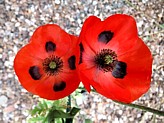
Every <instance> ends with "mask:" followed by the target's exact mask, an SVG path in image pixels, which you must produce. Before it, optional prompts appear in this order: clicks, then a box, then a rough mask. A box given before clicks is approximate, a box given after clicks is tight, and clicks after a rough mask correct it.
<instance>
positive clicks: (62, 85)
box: [53, 81, 66, 92]
mask: <svg viewBox="0 0 164 123" xmlns="http://www.w3.org/2000/svg"><path fill="white" fill-rule="evenodd" d="M65 87H66V83H65V82H64V81H61V82H58V83H55V84H54V86H53V90H54V91H55V92H58V91H62V90H64V89H65Z"/></svg>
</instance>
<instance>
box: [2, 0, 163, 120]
mask: <svg viewBox="0 0 164 123" xmlns="http://www.w3.org/2000/svg"><path fill="white" fill-rule="evenodd" d="M110 1H111V2H109V1H108V0H99V1H94V0H87V1H85V0H81V1H76V0H61V1H60V0H35V1H33V0H0V123H26V122H27V120H26V118H27V116H28V113H27V110H29V109H31V107H32V106H33V105H35V104H36V103H37V100H38V97H35V96H33V95H31V94H30V93H28V92H27V91H26V90H25V89H23V88H22V86H21V85H20V84H19V82H18V80H17V77H16V75H15V73H14V70H13V60H14V57H15V55H16V53H17V51H18V50H19V49H20V48H21V47H22V46H24V45H25V44H27V43H28V40H29V38H30V36H31V35H32V33H33V32H34V30H35V29H36V28H37V27H38V26H40V25H43V24H46V23H56V24H58V25H60V26H61V27H62V28H63V29H65V30H66V31H67V32H69V33H71V34H75V35H79V32H80V28H81V27H82V24H83V22H84V20H85V19H86V18H87V17H88V16H89V15H96V16H98V17H100V18H102V19H104V18H106V17H108V16H109V15H111V14H114V13H125V14H129V15H132V16H133V17H135V19H136V21H137V26H138V30H139V35H140V37H142V38H143V39H144V41H145V43H146V44H147V45H148V47H149V48H150V50H151V52H152V54H153V56H154V62H153V75H152V83H151V88H150V90H149V91H148V93H146V94H145V95H144V96H142V97H141V98H140V99H139V100H137V101H135V102H134V103H136V104H142V105H145V106H150V107H152V108H156V109H160V110H163V111H164V50H163V49H164V1H163V0H132V1H131V2H129V1H127V0H110ZM162 25H163V26H162ZM83 98H85V99H83V101H82V104H81V105H80V107H81V108H82V110H81V112H80V113H79V115H78V116H77V118H76V119H77V121H76V122H79V123H81V122H83V118H84V117H85V118H89V119H92V120H93V121H95V123H138V122H140V123H151V122H154V123H162V122H164V117H160V116H155V115H153V114H152V113H146V112H142V111H140V110H137V109H132V108H128V107H125V106H122V105H118V104H115V103H114V102H112V101H111V100H109V99H106V98H105V97H102V96H100V95H97V94H94V93H91V94H90V95H88V94H85V95H84V97H83Z"/></svg>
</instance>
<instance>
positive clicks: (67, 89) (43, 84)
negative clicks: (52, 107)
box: [14, 24, 80, 100]
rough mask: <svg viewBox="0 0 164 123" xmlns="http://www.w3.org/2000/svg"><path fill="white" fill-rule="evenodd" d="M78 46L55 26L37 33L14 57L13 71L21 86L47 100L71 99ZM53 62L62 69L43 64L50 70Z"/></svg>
mask: <svg viewBox="0 0 164 123" xmlns="http://www.w3.org/2000/svg"><path fill="white" fill-rule="evenodd" d="M77 43H78V42H77V37H76V36H73V35H70V34H67V33H66V32H65V31H64V30H62V29H61V28H60V27H59V26H57V25H55V24H47V25H43V26H40V27H39V28H38V29H36V31H35V32H34V34H33V35H32V37H31V39H30V42H29V44H27V45H26V46H24V47H23V48H22V49H21V50H20V51H19V52H18V53H17V55H16V57H15V60H14V69H15V72H16V74H17V76H18V79H19V81H20V83H21V84H22V86H23V87H24V88H25V89H26V90H28V91H29V92H31V93H33V94H36V95H39V96H40V97H42V98H45V99H50V100H57V99H60V98H63V97H65V96H68V95H70V94H71V93H72V92H73V91H74V90H75V89H76V88H77V87H78V85H79V83H80V80H79V77H78V73H77V70H76V65H77V64H78V63H77V62H78V61H77V55H78V53H77V52H78V50H79V48H78V47H77ZM54 59H57V61H56V64H60V66H59V67H61V68H60V69H59V68H56V69H59V70H53V69H52V70H51V68H44V67H45V64H46V65H48V66H47V67H50V63H51V60H52V62H53V63H54ZM47 62H48V63H47ZM59 62H60V63H59ZM53 63H52V64H53ZM55 67H56V66H55ZM45 69H48V70H45ZM47 71H50V72H47Z"/></svg>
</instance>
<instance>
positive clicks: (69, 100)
mask: <svg viewBox="0 0 164 123" xmlns="http://www.w3.org/2000/svg"><path fill="white" fill-rule="evenodd" d="M70 110H71V95H69V96H68V102H67V109H66V112H70ZM72 122H73V119H72V118H66V123H72Z"/></svg>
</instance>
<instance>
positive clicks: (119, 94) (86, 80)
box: [78, 14, 152, 103]
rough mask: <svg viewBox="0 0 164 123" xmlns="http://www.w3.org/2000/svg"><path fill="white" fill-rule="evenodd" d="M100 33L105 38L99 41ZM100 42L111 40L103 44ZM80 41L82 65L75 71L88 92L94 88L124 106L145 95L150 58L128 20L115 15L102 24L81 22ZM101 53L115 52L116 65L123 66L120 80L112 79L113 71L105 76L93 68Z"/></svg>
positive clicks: (93, 18) (149, 70) (92, 21)
mask: <svg viewBox="0 0 164 123" xmlns="http://www.w3.org/2000/svg"><path fill="white" fill-rule="evenodd" d="M109 32H110V34H106V33H109ZM101 33H104V34H103V36H104V37H100V36H101ZM110 36H111V37H110ZM99 39H104V40H107V39H110V40H109V41H106V42H105V43H104V42H101V41H99ZM79 41H80V43H81V44H83V49H84V51H83V52H82V63H81V64H80V65H79V67H78V68H79V73H80V74H79V75H80V78H81V80H82V82H83V84H84V86H85V87H86V89H87V90H88V91H90V86H93V87H94V88H95V89H96V91H97V92H99V93H100V94H102V95H104V96H106V97H108V98H110V99H112V100H117V101H121V102H125V103H130V102H132V101H134V100H136V99H138V98H139V97H140V96H141V95H143V94H144V93H146V92H147V90H148V89H149V87H150V81H151V71H152V70H151V67H152V55H151V53H150V51H149V49H148V47H147V46H146V45H145V44H144V42H143V41H142V40H141V39H140V38H139V37H138V34H137V27H136V22H135V20H134V19H133V18H132V17H131V16H128V15H124V14H116V15H112V16H110V17H108V18H107V19H106V20H104V21H100V19H98V18H96V17H93V16H91V17H89V18H88V19H87V20H86V21H85V22H84V25H83V27H82V31H81V34H80V37H79ZM103 49H110V51H114V52H115V53H116V54H117V61H118V62H119V61H121V62H123V63H124V64H126V66H127V67H126V73H125V74H124V76H123V77H120V78H119V77H114V76H113V74H112V71H108V72H104V71H102V70H101V69H100V68H99V67H98V66H97V65H96V64H95V56H96V55H97V53H99V52H101V51H102V50H103ZM114 64H115V63H114ZM113 67H116V66H113ZM113 69H114V68H113ZM120 69H122V68H121V66H119V68H118V70H120ZM124 69H125V68H124Z"/></svg>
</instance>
